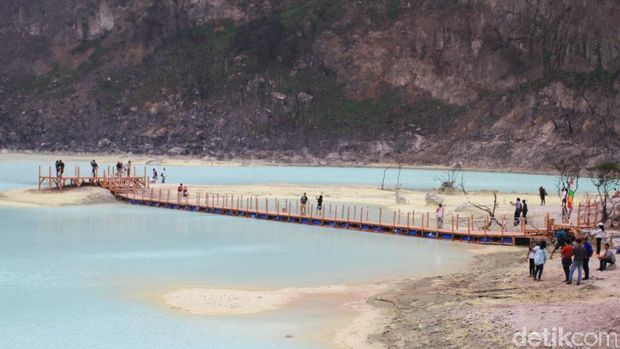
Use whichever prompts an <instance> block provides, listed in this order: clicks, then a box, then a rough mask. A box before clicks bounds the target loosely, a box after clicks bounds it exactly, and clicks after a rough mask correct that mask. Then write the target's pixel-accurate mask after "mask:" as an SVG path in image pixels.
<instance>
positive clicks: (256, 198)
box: [254, 196, 258, 218]
mask: <svg viewBox="0 0 620 349" xmlns="http://www.w3.org/2000/svg"><path fill="white" fill-rule="evenodd" d="M254 200H256V218H258V196H257V197H255V198H254Z"/></svg>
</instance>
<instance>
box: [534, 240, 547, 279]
mask: <svg viewBox="0 0 620 349" xmlns="http://www.w3.org/2000/svg"><path fill="white" fill-rule="evenodd" d="M546 261H547V242H546V241H545V240H543V241H541V242H540V245H539V246H536V251H535V252H534V280H536V278H538V281H540V278H541V277H542V273H543V269H544V266H545V262H546Z"/></svg>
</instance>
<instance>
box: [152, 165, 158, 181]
mask: <svg viewBox="0 0 620 349" xmlns="http://www.w3.org/2000/svg"><path fill="white" fill-rule="evenodd" d="M152 183H153V184H155V183H157V170H156V169H155V167H153V181H152Z"/></svg>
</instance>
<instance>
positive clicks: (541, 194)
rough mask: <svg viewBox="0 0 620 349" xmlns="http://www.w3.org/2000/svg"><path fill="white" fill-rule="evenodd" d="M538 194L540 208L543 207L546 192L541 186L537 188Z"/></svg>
mask: <svg viewBox="0 0 620 349" xmlns="http://www.w3.org/2000/svg"><path fill="white" fill-rule="evenodd" d="M538 193H539V194H540V206H544V205H545V203H546V202H545V197H547V190H546V189H545V187H543V186H542V185H541V186H540V188H538Z"/></svg>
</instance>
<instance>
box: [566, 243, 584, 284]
mask: <svg viewBox="0 0 620 349" xmlns="http://www.w3.org/2000/svg"><path fill="white" fill-rule="evenodd" d="M586 253H587V252H586V249H585V248H584V247H583V243H582V242H581V239H577V240H576V241H575V248H573V264H571V266H570V274H569V275H568V281H566V283H567V284H572V283H573V273H575V269H577V285H581V273H582V272H583V262H584V261H585V259H586Z"/></svg>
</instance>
